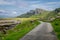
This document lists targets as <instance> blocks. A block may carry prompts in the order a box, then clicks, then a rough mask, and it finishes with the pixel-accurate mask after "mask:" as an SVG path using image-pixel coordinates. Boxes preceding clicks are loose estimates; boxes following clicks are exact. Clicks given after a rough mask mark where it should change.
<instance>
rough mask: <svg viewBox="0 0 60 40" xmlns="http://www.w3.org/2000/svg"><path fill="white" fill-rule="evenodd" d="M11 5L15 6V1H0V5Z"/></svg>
mask: <svg viewBox="0 0 60 40" xmlns="http://www.w3.org/2000/svg"><path fill="white" fill-rule="evenodd" d="M3 4H5V5H13V4H15V1H11V2H8V1H4V0H0V5H3Z"/></svg>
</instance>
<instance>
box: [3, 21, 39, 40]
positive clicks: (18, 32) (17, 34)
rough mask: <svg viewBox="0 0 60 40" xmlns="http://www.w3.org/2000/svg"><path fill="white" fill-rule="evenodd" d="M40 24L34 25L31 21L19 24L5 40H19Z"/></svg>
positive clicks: (10, 31)
mask: <svg viewBox="0 0 60 40" xmlns="http://www.w3.org/2000/svg"><path fill="white" fill-rule="evenodd" d="M38 24H39V22H38V21H34V22H33V23H31V22H30V21H25V22H23V23H21V24H18V25H17V26H16V27H15V28H13V29H11V30H8V31H7V34H6V35H5V36H4V39H3V40H19V39H20V38H22V37H23V36H24V35H25V34H26V33H28V32H29V31H31V30H32V29H33V28H35V27H36V26H37V25H38Z"/></svg>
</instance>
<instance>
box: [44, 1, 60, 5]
mask: <svg viewBox="0 0 60 40" xmlns="http://www.w3.org/2000/svg"><path fill="white" fill-rule="evenodd" d="M45 4H51V5H52V4H60V2H47V3H45Z"/></svg>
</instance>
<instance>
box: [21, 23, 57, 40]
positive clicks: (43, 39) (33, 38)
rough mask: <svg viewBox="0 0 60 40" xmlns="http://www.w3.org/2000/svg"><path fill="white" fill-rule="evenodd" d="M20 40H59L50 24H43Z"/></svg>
mask: <svg viewBox="0 0 60 40" xmlns="http://www.w3.org/2000/svg"><path fill="white" fill-rule="evenodd" d="M20 40H57V37H56V35H55V32H54V31H53V28H52V26H51V24H50V23H47V22H41V24H40V25H38V26H37V27H36V28H34V29H33V30H32V31H30V32H29V33H27V34H26V35H25V36H24V37H23V38H21V39H20Z"/></svg>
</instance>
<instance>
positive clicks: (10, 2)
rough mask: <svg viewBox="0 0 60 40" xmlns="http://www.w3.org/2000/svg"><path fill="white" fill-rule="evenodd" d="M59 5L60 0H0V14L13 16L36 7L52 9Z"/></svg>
mask: <svg viewBox="0 0 60 40" xmlns="http://www.w3.org/2000/svg"><path fill="white" fill-rule="evenodd" d="M59 7H60V0H0V16H4V15H5V16H9V17H15V16H18V15H21V14H23V13H26V12H27V11H29V10H34V9H36V8H40V9H45V10H54V9H55V8H59ZM1 12H2V13H1Z"/></svg>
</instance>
